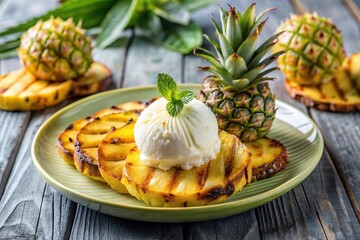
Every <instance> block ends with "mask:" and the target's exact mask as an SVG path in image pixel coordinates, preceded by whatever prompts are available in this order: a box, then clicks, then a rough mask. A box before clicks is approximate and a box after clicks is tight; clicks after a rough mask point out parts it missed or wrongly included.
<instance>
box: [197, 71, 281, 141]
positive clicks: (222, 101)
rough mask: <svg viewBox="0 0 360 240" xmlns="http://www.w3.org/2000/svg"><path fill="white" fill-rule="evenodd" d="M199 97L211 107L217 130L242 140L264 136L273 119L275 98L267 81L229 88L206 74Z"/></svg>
mask: <svg viewBox="0 0 360 240" xmlns="http://www.w3.org/2000/svg"><path fill="white" fill-rule="evenodd" d="M199 99H200V100H201V101H203V102H204V103H205V104H206V105H207V106H208V107H209V108H210V109H212V111H213V112H214V114H215V116H216V117H217V120H218V124H219V128H220V129H222V130H226V131H228V132H229V133H232V134H235V135H236V136H237V137H239V138H240V139H241V140H243V141H253V140H255V139H257V138H261V137H263V136H265V135H266V134H267V133H268V131H269V130H270V128H271V124H272V122H273V120H274V118H275V112H276V110H275V97H274V96H273V94H272V93H271V91H270V88H269V86H268V83H260V84H258V85H257V86H256V87H252V88H248V89H247V90H244V91H229V90H226V89H225V88H223V87H222V86H220V85H219V84H218V83H217V82H216V77H215V76H208V77H206V78H205V79H204V83H203V85H202V88H201V91H200V96H199Z"/></svg>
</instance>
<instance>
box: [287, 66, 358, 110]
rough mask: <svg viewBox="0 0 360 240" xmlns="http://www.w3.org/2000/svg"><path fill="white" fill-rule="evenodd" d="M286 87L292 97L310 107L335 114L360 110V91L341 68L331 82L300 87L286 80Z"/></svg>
mask: <svg viewBox="0 0 360 240" xmlns="http://www.w3.org/2000/svg"><path fill="white" fill-rule="evenodd" d="M285 87H286V90H287V92H288V93H289V95H290V96H291V97H293V98H295V99H297V100H299V101H300V102H302V103H304V104H305V105H307V106H309V107H315V108H317V109H319V110H323V111H334V112H353V111H356V110H360V89H359V88H358V87H357V86H356V83H355V81H353V80H352V79H351V78H350V77H349V76H348V74H347V73H346V71H345V70H344V68H340V69H339V70H338V71H337V72H336V73H335V75H334V77H333V78H332V79H331V80H330V81H329V82H327V83H323V84H321V85H318V86H300V85H299V84H297V83H295V82H292V81H288V80H286V82H285Z"/></svg>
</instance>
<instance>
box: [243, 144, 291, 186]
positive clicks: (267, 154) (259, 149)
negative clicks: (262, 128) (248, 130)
mask: <svg viewBox="0 0 360 240" xmlns="http://www.w3.org/2000/svg"><path fill="white" fill-rule="evenodd" d="M245 145H246V146H247V147H248V148H249V151H250V153H251V159H252V181H255V180H260V179H263V178H268V177H271V176H273V175H274V174H275V173H277V172H279V171H281V170H282V169H284V168H285V166H286V165H287V163H288V161H289V160H288V154H287V150H286V147H285V146H284V145H283V144H281V143H280V142H278V141H276V140H273V139H269V138H267V137H264V138H259V139H256V140H255V141H253V142H247V143H245Z"/></svg>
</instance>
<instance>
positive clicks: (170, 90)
mask: <svg viewBox="0 0 360 240" xmlns="http://www.w3.org/2000/svg"><path fill="white" fill-rule="evenodd" d="M157 88H158V91H159V93H160V94H161V96H162V97H163V98H165V99H166V100H168V103H167V104H166V111H167V112H168V113H169V114H170V116H173V117H175V116H176V115H178V114H179V113H181V111H182V109H183V108H184V105H185V104H188V103H189V102H191V100H193V99H194V93H193V92H192V91H189V90H183V91H180V92H179V90H178V86H177V84H176V82H175V81H174V79H173V78H172V77H171V76H170V75H168V74H166V73H159V74H158V76H157Z"/></svg>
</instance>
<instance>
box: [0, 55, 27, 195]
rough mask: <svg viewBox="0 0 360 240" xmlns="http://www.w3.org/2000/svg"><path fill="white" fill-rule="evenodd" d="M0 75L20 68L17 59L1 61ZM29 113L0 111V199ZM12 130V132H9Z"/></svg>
mask: <svg viewBox="0 0 360 240" xmlns="http://www.w3.org/2000/svg"><path fill="white" fill-rule="evenodd" d="M0 66H1V68H0V74H6V73H8V72H11V71H13V70H16V69H18V68H20V65H19V62H18V60H17V59H9V60H2V61H1V62H0ZM30 116H31V113H30V112H7V111H3V110H0V122H1V123H2V124H1V127H0V136H1V137H2V139H3V140H2V141H1V142H0V199H1V196H2V195H3V192H4V189H5V186H6V182H7V180H8V177H9V175H10V172H11V169H12V167H13V165H14V161H15V158H16V154H17V151H18V149H19V146H20V143H21V141H22V138H23V135H24V132H25V130H26V127H27V125H28V122H29V119H30ZM9 129H12V131H9Z"/></svg>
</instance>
